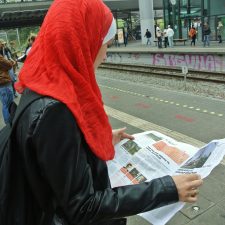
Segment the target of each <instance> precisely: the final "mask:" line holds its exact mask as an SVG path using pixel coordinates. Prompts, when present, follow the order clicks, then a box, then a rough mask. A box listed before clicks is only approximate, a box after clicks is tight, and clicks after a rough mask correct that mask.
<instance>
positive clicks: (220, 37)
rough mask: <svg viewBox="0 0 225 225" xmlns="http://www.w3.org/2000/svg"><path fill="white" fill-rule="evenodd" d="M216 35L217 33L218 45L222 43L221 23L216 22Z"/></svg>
mask: <svg viewBox="0 0 225 225" xmlns="http://www.w3.org/2000/svg"><path fill="white" fill-rule="evenodd" d="M217 33H218V39H219V43H222V42H223V40H222V35H223V24H222V22H221V21H219V22H218V27H217Z"/></svg>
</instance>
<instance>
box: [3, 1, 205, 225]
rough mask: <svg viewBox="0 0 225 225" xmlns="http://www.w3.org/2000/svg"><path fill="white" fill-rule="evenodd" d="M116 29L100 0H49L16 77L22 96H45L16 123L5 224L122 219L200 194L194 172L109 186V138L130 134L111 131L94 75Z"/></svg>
mask: <svg viewBox="0 0 225 225" xmlns="http://www.w3.org/2000/svg"><path fill="white" fill-rule="evenodd" d="M115 34H116V22H115V19H114V18H113V15H112V13H111V11H110V9H109V8H108V7H107V6H106V5H105V4H104V3H103V1H100V0H76V1H74V0H55V1H53V3H52V5H51V7H50V9H49V10H48V13H47V15H46V16H45V19H44V22H43V24H42V27H41V29H40V31H39V34H38V37H37V39H36V40H35V42H34V45H33V46H32V50H31V52H30V53H29V55H28V57H27V59H26V61H25V63H24V66H23V67H22V70H21V72H20V74H19V82H18V83H17V84H16V88H17V90H19V91H20V92H21V93H23V94H22V99H21V100H26V98H27V97H29V96H32V93H33V94H34V93H38V94H39V95H41V96H42V98H41V99H38V100H36V101H35V102H33V103H32V104H31V105H30V106H29V107H28V108H27V109H26V110H25V111H24V113H23V115H22V116H21V117H20V118H19V121H18V123H17V125H16V127H15V140H14V142H13V143H15V146H16V151H13V153H14V152H15V155H14V157H15V158H14V157H13V159H15V160H14V164H13V169H14V168H15V169H14V170H13V171H12V173H11V174H12V177H11V179H13V178H15V179H13V180H12V181H13V187H12V191H13V195H12V196H11V198H10V200H11V202H9V203H8V204H9V207H8V209H9V212H8V213H6V215H7V216H8V218H7V219H8V221H7V222H8V223H4V225H13V224H17V225H43V224H44V222H45V224H48V225H50V224H68V225H75V224H76V225H118V224H120V225H125V224H126V218H124V217H126V216H130V215H135V214H137V213H141V212H145V211H149V210H152V209H155V208H158V207H161V206H165V205H168V204H172V203H174V202H177V201H183V202H195V201H196V200H197V196H198V188H199V186H200V185H201V184H202V180H201V178H200V177H199V176H198V175H197V174H188V175H178V176H164V177H160V178H157V179H154V180H152V181H149V182H145V183H140V184H137V185H128V186H120V187H115V188H112V187H111V185H110V180H109V175H108V168H107V163H106V162H107V161H108V160H112V159H113V158H114V156H115V150H114V145H116V144H117V143H119V142H120V141H121V140H123V139H125V138H128V139H133V137H132V136H131V135H129V134H127V133H125V128H123V129H118V130H113V131H112V127H111V125H110V123H109V118H108V116H107V114H106V112H105V109H104V103H103V99H102V94H101V91H100V88H99V86H98V83H97V80H96V76H95V71H96V70H97V68H98V66H99V65H100V64H101V63H102V62H103V61H104V59H105V58H106V52H107V47H108V45H110V44H111V43H112V42H113V38H114V36H115ZM43 49H44V50H43ZM14 187H16V188H14ZM13 197H14V198H13ZM14 215H15V216H14ZM47 222H48V223H47Z"/></svg>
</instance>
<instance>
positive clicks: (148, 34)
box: [145, 29, 152, 45]
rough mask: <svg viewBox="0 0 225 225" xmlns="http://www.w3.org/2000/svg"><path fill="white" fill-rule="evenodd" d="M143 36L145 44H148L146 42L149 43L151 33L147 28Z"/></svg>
mask: <svg viewBox="0 0 225 225" xmlns="http://www.w3.org/2000/svg"><path fill="white" fill-rule="evenodd" d="M145 37H146V38H147V43H146V45H148V44H149V45H151V37H152V34H151V32H150V31H149V30H148V29H147V30H146V33H145Z"/></svg>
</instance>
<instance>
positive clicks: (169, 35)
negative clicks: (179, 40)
mask: <svg viewBox="0 0 225 225" xmlns="http://www.w3.org/2000/svg"><path fill="white" fill-rule="evenodd" d="M167 36H168V41H169V47H170V48H173V36H174V31H173V29H172V28H171V27H170V25H168V29H167Z"/></svg>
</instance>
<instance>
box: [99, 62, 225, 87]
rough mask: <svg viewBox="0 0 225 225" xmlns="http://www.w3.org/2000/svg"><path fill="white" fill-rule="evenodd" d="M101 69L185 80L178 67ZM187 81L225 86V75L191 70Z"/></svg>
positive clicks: (110, 66) (107, 65)
mask: <svg viewBox="0 0 225 225" xmlns="http://www.w3.org/2000/svg"><path fill="white" fill-rule="evenodd" d="M100 68H102V69H111V70H118V71H125V72H131V73H136V74H137V73H138V74H144V75H148V76H151V75H154V76H161V77H167V78H168V77H171V78H172V77H173V78H177V79H184V75H183V74H182V71H181V68H177V67H164V66H152V65H137V64H135V65H134V64H128V63H127V64H126V63H118V64H116V63H109V62H105V63H103V64H102V65H101V66H100ZM187 80H195V81H204V82H213V83H224V84H225V73H220V72H208V71H197V70H189V72H188V74H187Z"/></svg>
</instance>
